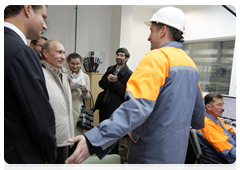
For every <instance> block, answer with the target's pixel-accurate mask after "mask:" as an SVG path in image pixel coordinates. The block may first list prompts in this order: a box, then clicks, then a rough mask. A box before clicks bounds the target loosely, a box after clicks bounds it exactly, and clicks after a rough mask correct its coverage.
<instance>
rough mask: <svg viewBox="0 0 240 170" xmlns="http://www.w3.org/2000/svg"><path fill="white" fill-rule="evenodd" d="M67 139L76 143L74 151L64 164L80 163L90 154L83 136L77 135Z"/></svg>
mask: <svg viewBox="0 0 240 170" xmlns="http://www.w3.org/2000/svg"><path fill="white" fill-rule="evenodd" d="M68 141H69V142H71V143H75V142H78V145H77V147H76V150H75V151H74V153H73V154H72V155H71V156H70V157H69V158H68V159H67V160H66V161H65V163H66V164H80V163H82V162H83V161H85V160H86V159H87V158H88V157H89V156H90V154H89V151H88V147H87V142H86V138H85V136H83V135H79V136H76V137H74V138H71V139H68Z"/></svg>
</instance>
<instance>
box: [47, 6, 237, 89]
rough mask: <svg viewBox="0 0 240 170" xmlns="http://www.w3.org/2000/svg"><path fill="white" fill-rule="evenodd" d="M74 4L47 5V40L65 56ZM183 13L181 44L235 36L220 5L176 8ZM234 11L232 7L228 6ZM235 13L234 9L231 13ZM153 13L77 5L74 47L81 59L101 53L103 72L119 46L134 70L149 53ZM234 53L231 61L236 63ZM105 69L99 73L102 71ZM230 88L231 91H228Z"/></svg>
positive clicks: (71, 44)
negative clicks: (126, 51)
mask: <svg viewBox="0 0 240 170" xmlns="http://www.w3.org/2000/svg"><path fill="white" fill-rule="evenodd" d="M75 7H76V6H75V5H49V6H48V25H49V27H48V30H47V31H46V32H45V33H44V34H43V36H46V37H47V38H48V39H52V38H53V39H58V40H59V41H60V42H62V44H63V45H64V47H65V50H66V55H68V54H69V53H72V52H74V45H75V43H74V41H75V12H76V9H75ZM177 7H178V8H180V9H182V10H183V11H184V13H185V14H186V20H187V22H186V33H185V34H184V37H185V41H186V42H189V41H205V40H212V39H214V40H219V39H220V40H221V39H233V38H235V36H236V18H235V17H234V16H233V15H232V14H231V13H229V12H228V11H227V10H226V9H224V8H223V7H222V6H221V5H209V6H208V5H178V6H177ZM231 8H232V9H234V7H231ZM235 11H236V10H235ZM155 12H156V10H151V9H146V8H143V6H132V5H127V6H126V5H124V6H122V5H78V14H77V48H76V52H78V53H79V54H80V55H81V56H82V57H86V56H88V55H89V51H101V52H105V54H106V59H105V66H106V67H105V70H106V68H107V67H108V66H109V65H113V64H115V63H116V61H115V52H116V50H117V49H118V48H119V47H123V46H124V47H126V48H127V49H129V51H130V54H131V57H130V59H129V61H128V66H129V67H130V69H131V70H133V71H134V70H135V68H136V67H137V65H138V64H139V62H140V60H141V59H142V57H143V56H144V55H145V54H146V53H147V52H149V51H150V43H149V42H148V41H147V38H148V36H149V34H150V29H149V27H148V26H146V25H145V24H144V21H146V20H149V19H151V17H152V15H153V14H154V13H155ZM235 54H236V52H235V53H234V61H236V56H235ZM105 70H104V71H103V72H105ZM232 73H233V76H232V77H233V79H234V80H231V82H232V83H231V89H230V91H233V92H235V86H236V81H235V77H236V63H235V64H234V65H233V71H232ZM232 89H234V90H232Z"/></svg>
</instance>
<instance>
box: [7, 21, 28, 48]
mask: <svg viewBox="0 0 240 170" xmlns="http://www.w3.org/2000/svg"><path fill="white" fill-rule="evenodd" d="M4 27H7V28H9V29H11V30H13V31H14V32H16V33H17V34H18V35H19V36H20V37H21V39H22V40H23V42H24V43H25V44H26V45H27V39H26V37H25V35H24V34H23V32H22V31H20V29H18V28H17V27H16V26H15V25H13V24H11V23H9V22H4Z"/></svg>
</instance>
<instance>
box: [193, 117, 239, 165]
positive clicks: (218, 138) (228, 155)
mask: <svg viewBox="0 0 240 170" xmlns="http://www.w3.org/2000/svg"><path fill="white" fill-rule="evenodd" d="M197 135H198V139H199V142H200V145H201V148H202V151H203V154H204V155H205V156H207V157H209V158H211V159H213V160H216V161H218V162H221V163H234V162H235V160H236V133H234V130H233V129H232V128H230V127H229V126H227V125H226V124H225V123H224V122H223V121H222V120H221V119H220V118H218V120H215V119H214V118H213V117H212V116H211V115H209V114H208V113H205V126H204V128H202V129H200V130H199V131H197ZM204 161H206V163H210V162H208V161H207V160H204Z"/></svg>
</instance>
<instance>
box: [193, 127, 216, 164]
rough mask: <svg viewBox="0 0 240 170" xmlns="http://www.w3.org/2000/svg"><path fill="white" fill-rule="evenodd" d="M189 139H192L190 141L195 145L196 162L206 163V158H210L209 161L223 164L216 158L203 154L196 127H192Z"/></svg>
mask: <svg viewBox="0 0 240 170" xmlns="http://www.w3.org/2000/svg"><path fill="white" fill-rule="evenodd" d="M189 139H190V143H191V145H192V147H193V150H194V153H195V156H196V163H197V164H204V159H205V160H208V161H210V162H212V163H214V164H221V163H220V162H218V161H215V160H213V159H211V158H208V157H206V156H205V155H203V153H202V149H201V146H200V144H199V141H198V137H197V133H196V130H195V129H191V131H190V135H189Z"/></svg>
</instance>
